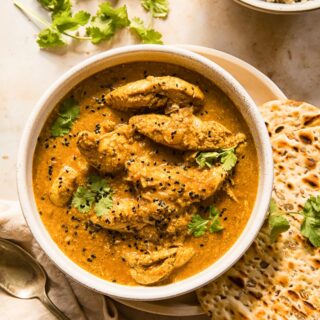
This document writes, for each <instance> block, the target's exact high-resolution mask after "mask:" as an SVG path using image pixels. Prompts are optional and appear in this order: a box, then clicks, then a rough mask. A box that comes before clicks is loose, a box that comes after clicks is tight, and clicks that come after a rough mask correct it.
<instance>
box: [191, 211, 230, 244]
mask: <svg viewBox="0 0 320 320" xmlns="http://www.w3.org/2000/svg"><path fill="white" fill-rule="evenodd" d="M208 226H209V231H210V233H215V232H220V231H222V230H223V229H224V228H223V226H222V225H221V221H220V212H219V211H218V209H217V208H215V207H214V206H210V207H209V216H208V219H205V218H203V217H201V216H200V215H199V214H195V215H193V216H192V219H191V222H190V223H189V224H188V232H189V233H190V234H192V235H193V236H194V237H196V238H198V237H201V236H203V235H204V234H205V233H206V231H207V230H208Z"/></svg>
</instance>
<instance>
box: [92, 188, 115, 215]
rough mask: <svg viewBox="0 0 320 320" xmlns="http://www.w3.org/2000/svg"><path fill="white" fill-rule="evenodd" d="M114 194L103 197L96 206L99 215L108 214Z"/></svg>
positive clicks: (95, 209) (95, 210)
mask: <svg viewBox="0 0 320 320" xmlns="http://www.w3.org/2000/svg"><path fill="white" fill-rule="evenodd" d="M112 204H113V201H112V195H111V194H108V195H107V196H105V197H102V198H101V199H100V200H99V201H98V202H97V203H96V205H95V206H94V212H95V213H96V215H97V216H98V217H101V216H104V215H106V214H108V212H109V210H110V209H111V208H112Z"/></svg>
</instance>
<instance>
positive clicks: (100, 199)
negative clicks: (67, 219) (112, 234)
mask: <svg viewBox="0 0 320 320" xmlns="http://www.w3.org/2000/svg"><path fill="white" fill-rule="evenodd" d="M112 204H113V201H112V189H111V188H110V186H109V184H108V182H107V180H106V179H104V178H102V177H100V176H98V175H90V176H89V178H88V181H87V183H86V185H83V186H79V187H78V188H77V190H76V192H75V193H74V195H73V197H72V201H71V206H72V207H74V208H76V209H77V210H78V211H79V212H81V213H88V212H89V211H90V210H91V209H93V211H94V212H95V214H96V215H97V216H98V217H101V216H103V215H105V214H107V213H108V212H109V210H110V209H111V207H112Z"/></svg>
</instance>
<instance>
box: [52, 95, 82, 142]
mask: <svg viewBox="0 0 320 320" xmlns="http://www.w3.org/2000/svg"><path fill="white" fill-rule="evenodd" d="M79 115H80V106H79V104H78V102H77V101H76V100H74V99H73V98H67V99H65V100H64V101H63V102H62V105H61V107H60V109H59V112H58V116H57V118H56V119H55V121H54V122H53V124H52V126H51V136H53V137H62V136H64V135H66V134H68V133H69V132H70V130H71V128H72V125H73V123H74V121H75V120H76V119H78V118H79Z"/></svg>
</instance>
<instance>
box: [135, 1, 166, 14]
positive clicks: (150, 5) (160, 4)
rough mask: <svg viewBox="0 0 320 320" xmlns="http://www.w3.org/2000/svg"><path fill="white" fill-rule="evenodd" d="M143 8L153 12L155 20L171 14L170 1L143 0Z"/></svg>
mask: <svg viewBox="0 0 320 320" xmlns="http://www.w3.org/2000/svg"><path fill="white" fill-rule="evenodd" d="M140 2H141V5H142V7H143V8H144V9H145V10H147V11H150V12H151V15H152V16H153V17H154V18H166V17H167V16H168V13H169V2H168V0H141V1H140Z"/></svg>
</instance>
